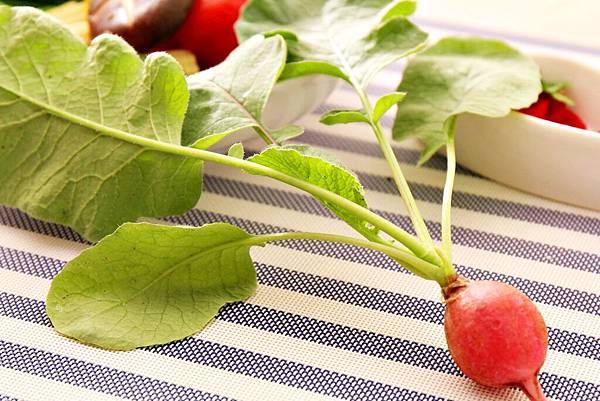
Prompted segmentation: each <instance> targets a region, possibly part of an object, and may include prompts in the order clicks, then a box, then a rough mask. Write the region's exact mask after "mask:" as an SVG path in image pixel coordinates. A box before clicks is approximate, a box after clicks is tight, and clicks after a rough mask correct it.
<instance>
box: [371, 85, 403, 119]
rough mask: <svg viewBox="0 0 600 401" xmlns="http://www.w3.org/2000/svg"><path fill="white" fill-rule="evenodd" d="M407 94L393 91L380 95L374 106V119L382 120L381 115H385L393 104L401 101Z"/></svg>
mask: <svg viewBox="0 0 600 401" xmlns="http://www.w3.org/2000/svg"><path fill="white" fill-rule="evenodd" d="M405 96H406V93H405V92H392V93H388V94H387V95H383V96H382V97H380V98H379V99H378V100H377V103H375V107H374V108H373V120H375V121H379V120H381V117H383V115H384V114H385V113H387V112H388V110H389V109H391V108H392V107H393V106H395V105H396V104H398V103H400V102H401V101H402V99H404V97H405Z"/></svg>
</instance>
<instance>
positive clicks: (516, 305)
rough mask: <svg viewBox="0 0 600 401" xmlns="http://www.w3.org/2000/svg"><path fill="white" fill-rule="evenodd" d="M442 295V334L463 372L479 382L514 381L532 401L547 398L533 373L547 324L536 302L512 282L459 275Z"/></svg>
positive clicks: (493, 384)
mask: <svg viewBox="0 0 600 401" xmlns="http://www.w3.org/2000/svg"><path fill="white" fill-rule="evenodd" d="M444 296H445V298H446V314H445V323H444V329H445V332H446V340H447V342H448V348H449V349H450V353H451V354H452V357H453V358H454V361H455V362H456V364H457V365H458V367H459V368H460V369H461V370H462V371H463V373H464V374H465V375H466V376H467V377H469V378H471V379H473V380H474V381H476V382H477V383H480V384H482V385H485V386H489V387H497V388H502V387H518V388H520V389H521V390H522V391H523V392H524V393H525V394H527V396H528V397H529V399H530V400H531V401H546V397H545V396H544V394H543V391H542V388H541V386H540V384H539V381H538V378H537V375H538V373H539V371H540V368H541V367H542V365H543V363H544V360H545V359H546V353H547V350H548V330H547V328H546V324H545V323H544V319H543V317H542V315H541V314H540V312H539V311H538V310H537V308H536V306H535V305H534V303H533V302H532V301H531V300H530V299H529V298H528V297H527V296H526V295H525V294H523V293H522V292H520V291H519V290H517V289H516V288H514V287H512V286H510V285H507V284H504V283H500V282H496V281H474V282H469V281H467V280H465V279H462V278H459V279H457V280H456V281H454V282H453V284H451V285H450V286H448V287H446V288H445V289H444Z"/></svg>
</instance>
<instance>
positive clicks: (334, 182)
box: [248, 145, 377, 239]
mask: <svg viewBox="0 0 600 401" xmlns="http://www.w3.org/2000/svg"><path fill="white" fill-rule="evenodd" d="M248 160H249V161H252V162H254V163H258V164H261V165H263V166H267V167H270V168H272V169H274V170H277V171H280V172H282V173H285V174H288V175H290V176H293V177H296V178H299V179H301V180H304V181H308V182H310V183H312V184H314V185H317V186H319V187H321V188H324V189H327V190H329V191H331V192H334V193H336V194H338V195H340V196H343V197H344V198H346V199H348V200H350V201H352V202H354V203H356V204H358V205H360V206H363V207H367V202H366V201H365V192H364V189H363V187H362V185H361V184H360V182H359V181H358V179H357V178H356V176H355V175H354V174H353V173H352V172H351V171H349V170H348V169H346V168H345V167H343V166H342V165H341V164H340V163H339V162H337V161H336V160H335V159H334V158H333V157H332V156H331V155H328V154H326V153H325V152H324V151H322V150H319V149H315V148H312V147H310V146H307V145H287V146H282V147H270V148H267V149H266V150H265V151H263V152H262V153H260V154H258V155H255V156H252V157H250V158H249V159H248ZM321 201H322V200H321ZM322 203H323V204H324V205H325V206H326V207H328V208H329V209H330V210H331V211H333V212H334V213H335V214H336V215H337V216H338V217H340V218H341V219H342V220H344V221H346V222H347V223H348V224H349V225H350V226H352V227H353V228H355V229H356V230H357V231H358V232H360V233H361V234H362V235H364V236H365V237H367V238H371V239H374V238H375V237H377V230H375V229H373V228H372V227H371V226H370V225H369V224H368V223H367V222H365V221H363V220H362V219H360V218H359V217H357V216H355V215H353V214H350V213H348V212H347V211H345V210H344V209H342V208H340V207H338V206H336V205H332V204H330V203H328V202H326V201H322Z"/></svg>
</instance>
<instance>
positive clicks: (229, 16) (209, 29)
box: [158, 0, 246, 69]
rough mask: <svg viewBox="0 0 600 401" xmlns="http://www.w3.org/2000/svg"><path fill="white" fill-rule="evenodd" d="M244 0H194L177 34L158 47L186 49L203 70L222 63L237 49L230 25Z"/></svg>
mask: <svg viewBox="0 0 600 401" xmlns="http://www.w3.org/2000/svg"><path fill="white" fill-rule="evenodd" d="M245 2H246V0H196V1H195V3H194V6H193V7H192V10H191V11H190V14H189V15H188V17H187V19H186V20H185V22H184V23H183V25H182V26H181V27H180V28H179V30H178V31H177V32H175V34H174V35H173V36H172V37H171V38H170V39H167V41H165V42H163V43H162V44H160V45H159V46H158V47H159V48H162V49H165V48H166V49H186V50H189V51H190V52H192V53H194V54H195V55H196V59H197V60H198V64H199V65H200V67H202V68H203V69H205V68H209V67H213V66H215V65H217V64H219V63H220V62H221V61H223V60H225V58H227V56H228V55H229V53H231V51H232V50H233V49H235V48H236V47H237V45H238V42H237V38H236V36H235V32H234V30H233V24H234V23H235V22H236V21H237V19H238V17H239V15H240V9H241V7H242V6H243V5H244V3H245Z"/></svg>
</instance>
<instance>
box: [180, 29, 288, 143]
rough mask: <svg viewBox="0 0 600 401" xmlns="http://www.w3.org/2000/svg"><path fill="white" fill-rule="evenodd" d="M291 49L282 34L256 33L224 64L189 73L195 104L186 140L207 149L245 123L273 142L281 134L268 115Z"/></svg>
mask: <svg viewBox="0 0 600 401" xmlns="http://www.w3.org/2000/svg"><path fill="white" fill-rule="evenodd" d="M286 52H287V51H286V46H285V41H284V40H283V39H282V38H281V37H280V36H274V37H271V38H265V37H263V36H262V35H256V36H254V37H252V38H250V39H248V41H246V42H245V43H243V44H242V45H241V46H239V47H238V48H237V49H236V50H234V51H233V52H232V53H231V54H230V55H229V57H228V58H227V60H225V61H224V62H223V63H221V64H219V65H217V66H216V67H213V68H211V69H209V70H205V71H201V72H199V73H197V74H194V75H191V76H190V77H188V79H187V80H188V86H189V89H190V105H189V109H188V112H187V115H186V119H185V123H184V126H183V144H184V145H188V146H193V147H196V148H200V149H206V148H207V147H209V146H210V145H213V144H214V143H216V142H218V141H219V140H221V139H223V138H225V137H227V136H228V135H231V134H232V133H234V132H237V131H239V130H242V129H244V128H253V129H254V130H255V131H256V132H257V133H258V134H259V135H260V136H262V137H263V138H264V139H265V140H266V141H267V142H272V141H271V140H272V139H276V138H274V134H273V133H272V132H271V130H270V129H269V128H268V127H266V126H265V124H264V123H263V121H262V117H263V111H264V109H265V106H266V104H267V101H268V100H269V96H270V95H271V92H272V90H273V87H274V85H275V83H276V82H277V79H278V78H279V76H280V75H281V72H282V71H283V68H284V66H285V58H286Z"/></svg>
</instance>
